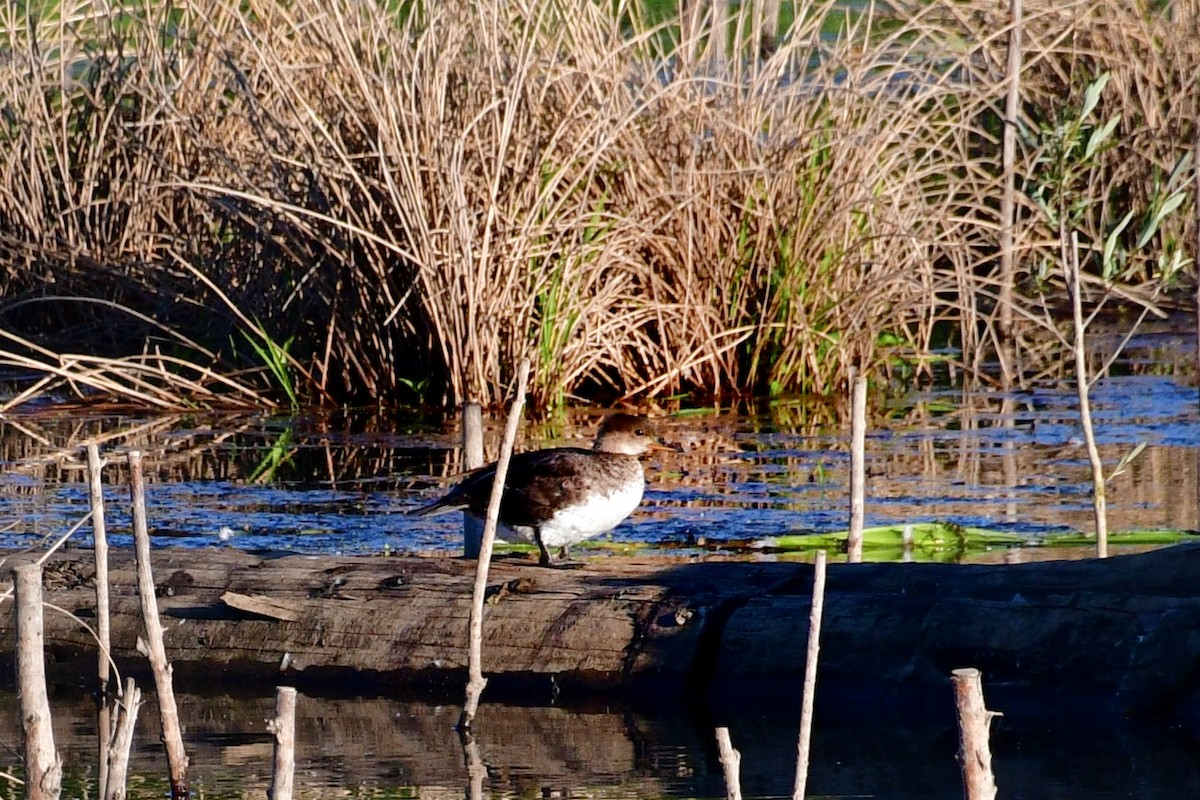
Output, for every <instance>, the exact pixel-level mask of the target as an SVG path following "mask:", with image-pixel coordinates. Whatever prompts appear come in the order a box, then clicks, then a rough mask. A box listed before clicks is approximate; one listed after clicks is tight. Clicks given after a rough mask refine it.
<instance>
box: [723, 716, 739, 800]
mask: <svg viewBox="0 0 1200 800" xmlns="http://www.w3.org/2000/svg"><path fill="white" fill-rule="evenodd" d="M717 752H719V753H720V755H721V769H722V770H723V771H724V773H725V800H742V783H741V777H740V774H739V773H740V771H741V764H742V754H741V753H739V752H738V751H737V750H734V749H733V742H732V741H731V740H730V738H729V728H717Z"/></svg>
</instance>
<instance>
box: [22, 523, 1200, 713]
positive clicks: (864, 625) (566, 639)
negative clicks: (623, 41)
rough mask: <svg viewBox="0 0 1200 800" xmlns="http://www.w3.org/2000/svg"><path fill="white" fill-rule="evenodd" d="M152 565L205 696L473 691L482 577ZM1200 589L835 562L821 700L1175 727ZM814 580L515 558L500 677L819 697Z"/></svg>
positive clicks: (130, 566)
mask: <svg viewBox="0 0 1200 800" xmlns="http://www.w3.org/2000/svg"><path fill="white" fill-rule="evenodd" d="M31 558H32V557H31V556H30V555H17V554H9V555H8V559H9V560H8V563H9V564H14V563H20V562H21V561H22V560H31ZM153 560H154V570H155V576H156V579H157V585H156V592H157V594H158V599H159V607H160V612H161V614H162V617H163V628H164V641H165V646H166V650H167V654H168V656H169V658H170V659H171V662H172V664H173V666H174V669H175V670H176V671H177V672H178V673H180V674H181V675H183V674H186V675H188V676H189V679H191V680H194V679H195V678H196V677H201V678H204V677H209V678H214V679H222V680H227V679H229V678H230V677H232V676H241V677H253V678H256V679H259V680H262V681H264V682H269V683H270V684H271V685H275V684H276V683H288V682H290V683H295V684H298V685H300V686H301V687H302V688H305V689H306V690H307V691H310V692H319V691H320V688H321V686H322V684H324V683H325V682H330V684H329V685H335V684H336V685H338V686H339V691H345V689H346V686H347V685H350V686H353V685H355V682H356V681H364V682H372V683H375V682H379V683H382V684H383V685H387V686H394V685H398V684H417V683H421V682H425V681H434V682H439V683H448V684H454V685H455V686H461V685H462V682H463V681H465V677H466V630H467V619H468V611H469V605H470V602H471V584H472V580H473V576H474V565H473V563H472V562H469V561H465V560H462V559H456V558H448V557H392V558H383V557H333V556H319V557H315V556H303V555H280V554H263V553H248V552H242V551H238V550H235V549H232V548H225V549H214V550H185V549H178V548H171V549H160V550H155V551H154V552H153ZM1196 574H1200V545H1193V544H1187V545H1179V546H1175V547H1170V548H1165V549H1162V550H1157V551H1153V552H1150V553H1143V554H1138V555H1127V556H1118V557H1114V558H1110V559H1107V560H1103V561H1099V560H1085V561H1053V562H1037V563H1027V564H1014V565H944V564H854V565H850V564H834V563H831V564H829V567H828V576H827V583H826V588H825V598H826V599H825V609H824V620H823V630H822V634H821V635H822V643H821V667H820V668H821V675H822V679H821V680H822V683H824V682H826V681H828V680H832V681H842V682H848V683H850V684H854V685H858V686H861V687H865V688H866V689H869V690H871V691H883V690H885V689H887V690H890V689H893V688H895V689H899V688H902V687H907V686H914V685H924V686H927V687H937V689H938V691H940V692H942V693H947V692H948V689H946V675H948V674H949V673H950V671H951V670H953V669H955V668H958V667H963V666H973V667H977V668H979V669H980V670H982V672H983V675H984V679H985V680H986V681H987V684H988V687H989V690H991V689H992V688H993V687H995V688H996V689H997V690H998V691H1000V690H1001V688H1002V687H1006V686H1007V687H1036V688H1042V689H1050V690H1052V691H1055V692H1057V691H1061V690H1066V691H1069V692H1086V693H1090V694H1091V695H1092V696H1093V697H1100V698H1108V699H1109V700H1110V701H1111V702H1112V703H1113V707H1114V708H1116V709H1120V710H1122V711H1146V710H1150V709H1154V708H1157V707H1159V706H1161V705H1162V704H1164V703H1167V702H1170V701H1172V700H1175V699H1178V698H1181V697H1186V696H1190V695H1192V694H1194V693H1195V690H1196V688H1197V682H1198V681H1200V669H1198V668H1197V667H1200V582H1197V581H1196V580H1195V578H1194V576H1195V575H1196ZM45 575H46V577H45V582H46V594H45V597H46V601H47V602H49V603H53V604H54V605H56V606H59V607H61V608H65V609H67V610H69V611H71V612H72V613H74V614H76V615H77V616H80V617H82V618H87V617H89V616H91V615H92V613H93V612H92V608H93V606H94V602H95V598H94V593H93V592H92V591H91V589H90V580H91V575H92V568H91V564H90V553H85V552H84V551H80V550H72V551H66V552H61V553H57V554H55V555H54V556H53V557H52V558H51V560H50V561H49V562H48V563H47V566H46V573H45ZM812 577H813V570H812V566H811V565H808V564H799V563H775V562H759V561H729V562H715V561H706V562H679V561H667V560H665V559H655V558H640V559H624V558H616V557H610V558H600V559H595V560H594V561H592V562H591V563H590V564H589V565H588V566H587V568H586V569H581V570H549V569H543V568H539V567H536V566H533V565H532V564H531V563H530V562H528V561H525V560H523V559H520V558H518V559H511V558H502V559H497V560H496V562H495V563H494V564H493V566H492V570H491V577H490V579H489V596H488V608H487V613H486V618H485V624H484V644H483V654H484V665H483V666H484V672H485V673H487V674H488V675H489V676H493V679H494V680H497V681H500V682H501V683H502V684H503V683H504V682H505V681H506V680H507V681H509V685H514V686H518V685H524V684H525V683H527V682H529V681H533V682H534V683H535V684H536V685H543V686H552V687H553V688H554V689H555V690H558V689H566V688H579V689H587V690H616V689H620V690H631V691H638V690H651V691H662V690H664V689H665V690H668V691H678V692H687V693H688V695H689V696H692V697H695V696H696V692H708V691H714V692H725V691H727V690H729V689H731V688H741V689H745V688H747V687H759V686H769V687H773V688H772V691H776V690H777V689H778V687H780V686H781V685H786V686H789V687H792V691H794V692H796V693H798V692H799V687H800V684H801V678H802V676H803V669H804V667H803V660H804V641H805V637H806V633H807V620H808V617H809V604H810V602H811V591H812ZM110 582H111V585H112V604H111V605H112V608H111V613H112V643H113V650H114V655H115V657H116V659H117V661H118V663H124V664H131V663H134V662H135V661H140V658H139V656H138V654H137V650H136V647H137V644H136V642H137V634H138V633H139V632H140V628H141V620H140V618H139V606H138V599H137V596H136V589H135V585H136V578H135V566H134V562H133V556H132V553H131V552H130V551H128V550H113V551H112V552H111V566H110ZM45 640H46V650H47V656H48V658H49V659H51V660H52V661H54V662H57V667H58V670H60V671H61V670H62V669H70V668H72V666H73V665H76V664H77V665H78V670H79V674H80V675H83V674H85V669H86V668H87V665H92V664H94V661H95V655H94V654H95V643H94V640H93V639H92V638H91V635H90V634H89V633H87V632H86V631H85V630H83V629H82V628H81V627H80V626H79V625H78V624H77V623H76V622H74V621H72V620H71V619H70V618H68V617H66V616H65V615H62V614H50V615H47V617H46V634H45ZM14 642H15V635H14V631H13V626H12V620H11V615H7V614H0V651H3V653H4V656H3V658H4V660H5V662H7V663H11V654H12V652H13V647H14ZM775 679H778V680H775ZM781 682H782V683H781ZM789 702H790V701H789Z"/></svg>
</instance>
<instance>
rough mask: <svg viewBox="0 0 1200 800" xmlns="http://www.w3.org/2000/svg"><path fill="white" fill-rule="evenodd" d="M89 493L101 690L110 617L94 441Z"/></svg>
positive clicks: (105, 674) (104, 686) (98, 464)
mask: <svg viewBox="0 0 1200 800" xmlns="http://www.w3.org/2000/svg"><path fill="white" fill-rule="evenodd" d="M87 459H88V460H87V476H88V497H89V499H90V502H91V508H92V541H93V543H94V550H95V557H96V636H97V637H99V639H100V655H99V657H98V659H97V662H96V667H97V675H98V677H99V681H100V684H99V688H100V694H101V696H103V695H104V694H105V693H106V692H107V691H108V674H109V661H110V660H111V656H110V655H109V654H110V652H111V641H110V640H111V637H112V633H111V631H112V621H111V618H110V615H109V610H108V533H107V529H106V527H105V523H104V484H103V483H102V481H101V474H100V473H101V471H102V470H103V469H104V462H103V461H101V460H100V448H99V447H98V446H96V445H94V444H89V445H88V447H87Z"/></svg>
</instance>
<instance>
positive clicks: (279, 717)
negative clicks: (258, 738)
mask: <svg viewBox="0 0 1200 800" xmlns="http://www.w3.org/2000/svg"><path fill="white" fill-rule="evenodd" d="M267 730H269V731H270V732H271V733H272V734H274V735H275V759H274V761H275V766H274V769H273V770H272V771H271V785H270V788H268V789H267V797H268V798H269V800H292V781H293V780H294V778H295V774H296V690H295V689H294V688H293V687H291V686H277V687H275V718H274V719H272V720H269V721H268V722H267Z"/></svg>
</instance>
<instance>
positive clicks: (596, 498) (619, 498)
mask: <svg viewBox="0 0 1200 800" xmlns="http://www.w3.org/2000/svg"><path fill="white" fill-rule="evenodd" d="M638 478H639V480H636V481H631V482H629V483H627V484H626V485H625V486H623V487H621V488H620V489H617V490H616V491H614V492H612V493H610V494H606V495H602V494H594V495H591V496H589V497H588V498H587V500H585V501H584V502H583V503H577V504H575V505H572V506H567V507H566V508H562V509H559V510H558V511H556V512H555V514H554V516H553V517H551V518H550V519H549V520H547V521H546V522H544V523H542V543H543V544H544V545H546V547H563V546H568V547H569V546H570V545H573V544H577V543H579V542H582V541H583V540H584V539H590V538H592V537H593V536H599V535H600V534H602V533H607V532H608V531H611V530H612V529H613V528H615V527H617V526H618V525H620V524H621V523H622V522H624V521H625V518H626V517H628V516H629V515H630V514H632V513H633V510H634V509H635V508H637V507H638V503H640V502H642V492H643V490H644V489H645V486H646V482H645V480H644V479H642V478H641V476H640V475H639V476H638Z"/></svg>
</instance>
